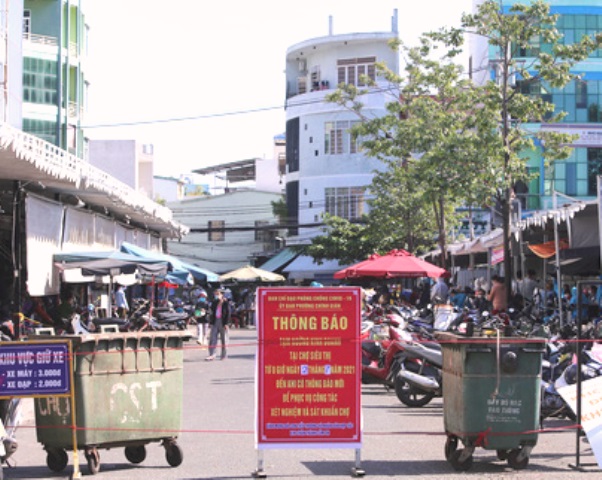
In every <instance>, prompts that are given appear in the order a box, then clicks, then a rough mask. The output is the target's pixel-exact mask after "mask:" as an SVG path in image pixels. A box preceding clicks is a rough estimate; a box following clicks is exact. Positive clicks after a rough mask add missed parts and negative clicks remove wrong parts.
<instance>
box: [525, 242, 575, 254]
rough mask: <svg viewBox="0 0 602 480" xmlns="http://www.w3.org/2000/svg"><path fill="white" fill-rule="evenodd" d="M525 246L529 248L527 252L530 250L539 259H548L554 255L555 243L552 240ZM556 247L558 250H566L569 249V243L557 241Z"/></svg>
mask: <svg viewBox="0 0 602 480" xmlns="http://www.w3.org/2000/svg"><path fill="white" fill-rule="evenodd" d="M527 246H528V247H529V250H531V251H532V252H533V253H534V254H535V255H537V256H538V257H539V258H550V257H553V256H554V255H556V242H555V241H554V240H551V241H549V242H544V243H538V244H536V245H527ZM558 246H559V249H560V250H566V249H567V248H569V242H568V241H567V240H564V239H562V240H559V241H558Z"/></svg>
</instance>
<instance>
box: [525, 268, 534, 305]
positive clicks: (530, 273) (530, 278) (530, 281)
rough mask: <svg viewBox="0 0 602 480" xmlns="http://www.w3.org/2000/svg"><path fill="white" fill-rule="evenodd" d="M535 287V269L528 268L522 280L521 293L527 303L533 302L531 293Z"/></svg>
mask: <svg viewBox="0 0 602 480" xmlns="http://www.w3.org/2000/svg"><path fill="white" fill-rule="evenodd" d="M536 288H537V280H536V279H535V270H533V269H529V270H527V276H526V277H525V278H524V279H523V281H522V292H521V293H522V294H523V298H524V299H525V300H526V301H527V302H529V304H531V303H533V294H534V292H535V289H536Z"/></svg>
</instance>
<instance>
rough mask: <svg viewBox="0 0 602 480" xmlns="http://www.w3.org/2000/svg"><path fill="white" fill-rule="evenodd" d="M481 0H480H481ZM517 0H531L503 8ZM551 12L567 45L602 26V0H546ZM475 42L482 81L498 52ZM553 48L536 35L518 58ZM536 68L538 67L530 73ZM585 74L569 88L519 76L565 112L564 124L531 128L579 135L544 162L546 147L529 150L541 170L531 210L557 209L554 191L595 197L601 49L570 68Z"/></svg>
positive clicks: (600, 150) (601, 167)
mask: <svg viewBox="0 0 602 480" xmlns="http://www.w3.org/2000/svg"><path fill="white" fill-rule="evenodd" d="M478 3H482V0H479V1H478V2H477V4H478ZM515 3H525V4H529V3H530V0H502V1H500V4H501V5H502V8H503V10H504V11H505V12H509V9H510V7H511V6H512V5H513V4H515ZM547 3H548V4H549V5H550V13H552V14H558V15H559V20H558V23H557V28H558V30H559V31H560V33H561V34H562V35H563V40H562V41H563V42H566V43H567V44H571V43H574V42H576V41H579V39H580V38H581V37H582V36H583V35H594V34H597V33H599V32H600V31H602V2H600V0H547ZM471 40H472V45H471V65H472V70H473V71H472V75H473V78H474V80H475V82H477V83H478V84H482V83H484V82H486V81H488V80H495V79H496V68H495V67H496V59H497V55H498V52H497V51H496V49H495V48H493V47H490V46H488V45H487V42H486V40H485V39H483V38H473V39H471ZM550 51H551V47H550V45H549V44H546V43H545V41H544V40H543V39H542V38H533V40H532V42H531V47H530V48H529V49H526V50H523V51H517V52H516V54H515V57H514V58H515V59H516V60H518V61H521V62H523V61H524V64H525V65H529V64H530V61H531V60H532V59H533V55H535V54H538V53H539V52H550ZM532 73H534V72H532ZM572 73H576V74H581V78H580V79H578V80H573V81H571V82H570V83H569V84H568V85H567V86H566V87H564V88H562V89H560V88H554V87H552V86H550V85H548V84H546V83H545V82H540V83H538V84H530V85H528V86H527V85H526V83H523V82H522V81H521V78H516V79H515V81H516V88H518V89H521V91H522V93H528V94H532V95H541V96H543V97H544V99H545V100H547V101H549V102H552V103H553V104H554V105H555V112H554V113H555V114H556V113H560V112H566V117H565V118H564V119H563V120H562V122H560V123H549V124H546V123H543V124H530V125H527V126H526V127H527V128H529V129H531V130H532V131H538V130H539V129H541V130H557V131H562V132H566V133H571V134H576V135H578V139H577V141H576V142H575V143H574V144H573V145H572V147H573V149H572V153H571V156H570V157H569V158H568V159H566V160H562V161H556V162H553V163H552V164H551V165H550V166H547V167H546V166H545V165H544V161H543V155H542V148H543V147H542V146H541V145H539V146H538V147H537V151H535V152H529V153H528V155H529V160H528V168H529V171H530V172H531V173H538V175H537V178H536V179H534V180H533V181H532V182H531V183H530V185H528V192H526V202H525V207H526V208H527V209H528V210H544V209H548V208H553V206H554V196H555V193H554V192H557V193H560V194H563V195H567V196H570V197H572V198H576V199H580V200H591V199H595V198H596V195H597V191H596V178H597V176H598V175H600V174H602V50H600V49H599V50H597V51H596V52H594V53H593V54H592V55H591V56H590V58H589V59H588V60H587V61H584V62H581V63H579V64H577V65H575V67H574V68H573V69H572Z"/></svg>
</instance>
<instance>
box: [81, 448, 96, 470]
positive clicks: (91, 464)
mask: <svg viewBox="0 0 602 480" xmlns="http://www.w3.org/2000/svg"><path fill="white" fill-rule="evenodd" d="M84 455H85V457H86V461H87V462H88V470H89V471H90V474H91V475H96V474H97V473H98V472H99V471H100V454H99V453H98V450H97V449H96V447H86V450H85V451H84Z"/></svg>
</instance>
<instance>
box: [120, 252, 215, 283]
mask: <svg viewBox="0 0 602 480" xmlns="http://www.w3.org/2000/svg"><path fill="white" fill-rule="evenodd" d="M121 251H122V252H126V253H128V254H131V255H134V256H136V257H138V258H147V259H153V260H160V261H164V262H167V264H168V265H169V272H168V274H167V277H166V279H167V280H168V281H170V282H174V283H178V284H180V285H182V284H186V283H194V282H193V279H194V280H197V281H199V282H217V281H218V277H219V276H218V274H217V273H215V272H212V271H210V270H206V269H204V268H201V267H199V266H196V265H192V264H190V263H186V262H183V261H182V260H180V259H179V258H177V257H174V256H173V255H168V254H165V253H161V252H153V251H151V250H147V249H146V248H142V247H139V246H138V245H134V244H132V243H128V242H123V243H122V244H121Z"/></svg>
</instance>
